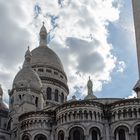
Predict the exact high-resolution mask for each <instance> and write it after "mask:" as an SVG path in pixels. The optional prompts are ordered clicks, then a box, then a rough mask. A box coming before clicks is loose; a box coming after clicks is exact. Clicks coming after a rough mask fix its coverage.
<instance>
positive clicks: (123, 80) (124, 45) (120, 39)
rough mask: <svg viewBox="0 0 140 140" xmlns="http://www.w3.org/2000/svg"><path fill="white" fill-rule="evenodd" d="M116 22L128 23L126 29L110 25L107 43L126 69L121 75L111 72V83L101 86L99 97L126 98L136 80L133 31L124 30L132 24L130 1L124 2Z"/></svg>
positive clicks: (118, 25)
mask: <svg viewBox="0 0 140 140" xmlns="http://www.w3.org/2000/svg"><path fill="white" fill-rule="evenodd" d="M118 22H124V23H126V22H128V23H127V24H126V25H125V26H128V27H123V26H121V25H120V24H119V23H118V24H117V25H116V23H115V25H114V24H112V23H110V25H109V27H108V30H109V32H110V36H109V38H108V41H109V42H110V43H111V44H113V46H114V49H113V53H114V54H115V55H116V56H117V57H118V59H120V60H122V61H124V62H125V65H126V68H125V69H124V72H123V73H117V72H116V71H113V72H112V74H111V77H112V81H111V82H110V84H109V85H106V84H105V85H104V86H103V90H102V91H101V92H100V93H99V95H100V97H119V98H124V97H128V96H130V94H132V89H133V87H134V85H135V84H136V82H137V79H138V70H137V69H138V68H137V58H136V48H135V42H134V33H132V34H131V32H130V30H133V26H132V27H131V28H132V29H128V30H126V28H130V27H129V24H130V25H132V24H133V15H132V6H131V0H125V1H124V3H123V6H122V8H121V13H120V19H119V21H118ZM130 22H131V23H130Z"/></svg>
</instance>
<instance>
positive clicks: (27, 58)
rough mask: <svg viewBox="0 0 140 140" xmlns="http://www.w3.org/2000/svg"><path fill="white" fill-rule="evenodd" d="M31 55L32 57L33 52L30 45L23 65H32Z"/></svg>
mask: <svg viewBox="0 0 140 140" xmlns="http://www.w3.org/2000/svg"><path fill="white" fill-rule="evenodd" d="M31 57H32V54H31V52H30V47H29V46H28V49H27V51H26V53H25V61H24V64H23V67H27V66H30V62H31Z"/></svg>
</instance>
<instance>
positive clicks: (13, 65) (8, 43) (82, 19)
mask: <svg viewBox="0 0 140 140" xmlns="http://www.w3.org/2000/svg"><path fill="white" fill-rule="evenodd" d="M0 17H1V20H0V83H1V84H2V87H3V89H4V100H5V101H6V102H8V93H7V90H8V89H11V86H12V81H13V78H14V76H15V74H16V73H17V72H18V70H19V68H20V67H22V63H23V60H24V53H25V51H26V49H27V46H28V45H29V46H30V48H31V50H32V49H34V48H35V47H37V46H38V33H39V30H40V27H41V26H42V21H44V22H45V26H46V28H47V30H48V46H49V47H50V48H52V49H53V50H54V51H55V52H56V53H57V54H58V56H59V57H60V58H61V60H62V63H63V65H64V69H65V71H66V73H67V76H68V84H69V88H70V95H69V98H71V96H72V95H73V94H75V95H76V96H77V98H81V99H83V98H84V96H85V95H86V94H87V89H86V84H87V80H88V77H89V76H90V77H91V79H92V81H93V90H94V94H95V95H96V96H97V97H99V98H100V97H105V98H106V97H116V98H118V97H121V98H126V97H128V96H131V95H132V94H134V93H133V91H132V88H133V86H134V85H135V83H136V81H137V79H138V70H137V61H136V50H135V49H136V48H135V38H134V27H133V17H132V7H131V0H88V1H87V0H77V1H76V0H51V1H50V0H24V1H19V0H12V1H11V0H7V1H5V0H0Z"/></svg>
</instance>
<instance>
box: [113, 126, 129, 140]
mask: <svg viewBox="0 0 140 140" xmlns="http://www.w3.org/2000/svg"><path fill="white" fill-rule="evenodd" d="M128 135H129V129H128V128H127V127H126V126H119V127H118V128H117V129H116V130H115V140H127V137H128Z"/></svg>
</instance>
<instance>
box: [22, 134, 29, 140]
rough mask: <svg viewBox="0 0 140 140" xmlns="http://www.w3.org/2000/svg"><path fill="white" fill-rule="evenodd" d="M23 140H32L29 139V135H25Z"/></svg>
mask: <svg viewBox="0 0 140 140" xmlns="http://www.w3.org/2000/svg"><path fill="white" fill-rule="evenodd" d="M22 140H30V139H29V136H28V135H24V136H23V137H22Z"/></svg>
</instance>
